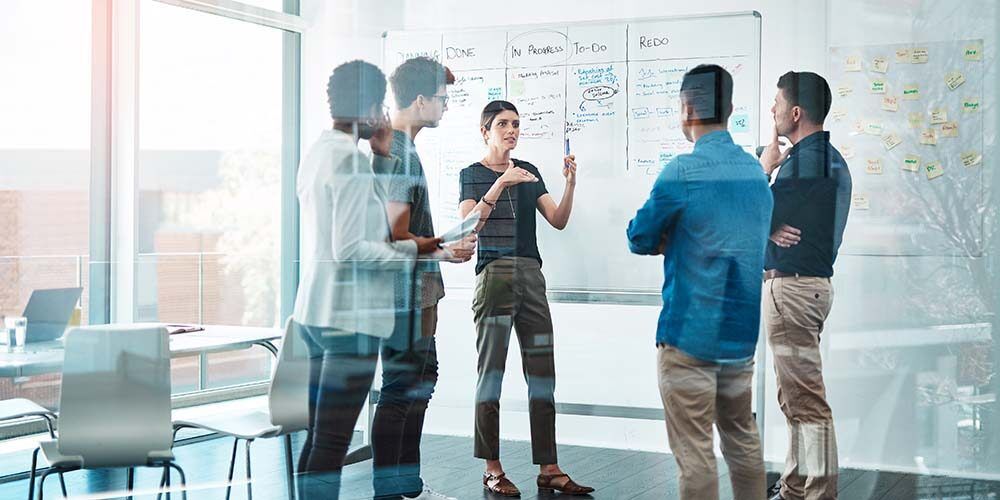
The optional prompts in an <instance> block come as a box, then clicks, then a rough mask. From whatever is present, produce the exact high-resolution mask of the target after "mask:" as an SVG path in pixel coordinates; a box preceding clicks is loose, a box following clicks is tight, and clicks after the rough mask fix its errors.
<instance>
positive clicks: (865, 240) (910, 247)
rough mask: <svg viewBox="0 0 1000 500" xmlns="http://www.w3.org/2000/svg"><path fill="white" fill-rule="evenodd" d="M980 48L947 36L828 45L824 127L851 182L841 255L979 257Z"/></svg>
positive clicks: (982, 207) (981, 191)
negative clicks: (892, 42) (926, 40)
mask: <svg viewBox="0 0 1000 500" xmlns="http://www.w3.org/2000/svg"><path fill="white" fill-rule="evenodd" d="M982 47H983V41H982V40H953V41H947V42H933V43H917V44H914V43H908V44H895V45H870V46H849V47H831V48H830V50H829V59H828V74H829V75H830V76H831V79H830V85H831V87H832V90H833V94H834V97H833V106H832V107H831V111H830V118H829V119H828V120H827V124H828V128H829V129H830V137H831V141H832V142H833V144H834V145H835V146H836V147H837V149H838V150H840V152H841V154H843V155H844V157H845V159H846V160H847V163H848V165H849V166H850V168H851V174H852V178H853V181H854V189H853V195H854V200H853V202H852V207H851V214H850V216H849V218H848V224H847V230H846V231H845V235H844V243H843V246H842V247H841V253H843V254H847V255H883V256H897V255H919V256H948V255H959V256H979V255H981V254H982V251H983V248H982V246H983V224H984V214H985V213H986V210H985V205H986V193H985V189H986V184H985V182H984V175H985V174H984V172H983V152H984V150H983V148H984V143H983V130H984V123H983V114H984V112H983V108H984V104H983V103H982V102H981V100H982V99H983V80H984V74H985V70H984V65H985V64H986V63H985V62H984V58H983V54H982ZM967 50H971V51H972V52H971V53H969V54H968V55H967V53H966V51H967ZM977 51H978V53H977ZM956 75H960V76H956ZM949 78H956V79H954V80H951V81H950V84H951V86H949ZM953 87H954V88H953ZM928 166H931V167H932V168H931V170H930V172H928Z"/></svg>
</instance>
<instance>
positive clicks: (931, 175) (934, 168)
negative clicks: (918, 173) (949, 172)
mask: <svg viewBox="0 0 1000 500" xmlns="http://www.w3.org/2000/svg"><path fill="white" fill-rule="evenodd" d="M924 172H927V179H928V180H930V179H937V178H938V177H941V176H942V175H944V167H942V166H941V162H939V161H932V162H930V163H928V164H927V165H924Z"/></svg>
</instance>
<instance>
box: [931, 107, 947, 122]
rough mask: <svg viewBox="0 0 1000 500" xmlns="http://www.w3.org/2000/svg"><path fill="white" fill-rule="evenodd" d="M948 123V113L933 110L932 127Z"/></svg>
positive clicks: (937, 109) (941, 110)
mask: <svg viewBox="0 0 1000 500" xmlns="http://www.w3.org/2000/svg"><path fill="white" fill-rule="evenodd" d="M947 121H948V111H947V110H944V109H941V108H936V109H932V110H931V125H940V124H942V123H945V122H947Z"/></svg>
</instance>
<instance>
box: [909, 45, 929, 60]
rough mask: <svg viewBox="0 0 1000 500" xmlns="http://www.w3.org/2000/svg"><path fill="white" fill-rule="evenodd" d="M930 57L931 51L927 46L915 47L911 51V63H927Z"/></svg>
mask: <svg viewBox="0 0 1000 500" xmlns="http://www.w3.org/2000/svg"><path fill="white" fill-rule="evenodd" d="M929 59H930V53H929V52H928V51H927V49H926V48H919V49H913V50H911V51H910V64H926V63H927V61H928V60H929Z"/></svg>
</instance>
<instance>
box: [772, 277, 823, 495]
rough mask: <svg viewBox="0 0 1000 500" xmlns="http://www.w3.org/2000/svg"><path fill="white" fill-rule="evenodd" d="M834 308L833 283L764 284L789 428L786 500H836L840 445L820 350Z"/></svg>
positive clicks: (780, 399) (795, 279)
mask: <svg viewBox="0 0 1000 500" xmlns="http://www.w3.org/2000/svg"><path fill="white" fill-rule="evenodd" d="M832 304H833V286H832V285H831V284H830V279H829V278H812V277H787V278H774V279H771V280H767V281H766V282H764V321H765V322H766V324H767V334H768V335H767V336H768V341H769V342H770V344H771V351H772V352H773V353H774V372H775V374H776V375H777V379H778V406H779V407H780V408H781V411H782V413H784V414H785V418H786V420H787V424H788V455H787V457H786V458H785V472H784V473H783V474H782V476H781V496H782V497H784V498H785V499H786V500H802V499H807V500H829V499H836V498H837V474H838V465H837V439H836V435H835V434H834V429H833V413H832V412H831V411H830V405H829V404H827V402H826V386H825V385H824V384H823V360H822V359H821V357H820V349H819V342H820V334H821V333H822V332H823V323H824V322H825V321H826V318H827V316H828V315H829V314H830V307H831V305H832Z"/></svg>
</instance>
